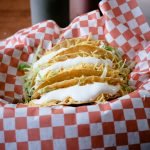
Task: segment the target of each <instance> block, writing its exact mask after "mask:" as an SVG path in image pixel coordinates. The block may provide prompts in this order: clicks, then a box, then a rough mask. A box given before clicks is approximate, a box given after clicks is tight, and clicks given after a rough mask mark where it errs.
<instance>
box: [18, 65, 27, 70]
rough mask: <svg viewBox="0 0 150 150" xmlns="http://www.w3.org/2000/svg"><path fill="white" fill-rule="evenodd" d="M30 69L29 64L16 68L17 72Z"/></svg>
mask: <svg viewBox="0 0 150 150" xmlns="http://www.w3.org/2000/svg"><path fill="white" fill-rule="evenodd" d="M29 68H30V65H29V64H26V63H21V64H19V66H18V70H27V69H29Z"/></svg>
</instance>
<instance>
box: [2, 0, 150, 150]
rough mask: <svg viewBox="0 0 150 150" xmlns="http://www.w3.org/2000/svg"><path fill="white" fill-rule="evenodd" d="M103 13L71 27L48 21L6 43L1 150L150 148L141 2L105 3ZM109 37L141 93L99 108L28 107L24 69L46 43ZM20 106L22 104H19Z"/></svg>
mask: <svg viewBox="0 0 150 150" xmlns="http://www.w3.org/2000/svg"><path fill="white" fill-rule="evenodd" d="M99 7H100V10H101V11H102V13H103V16H100V13H99V11H98V10H95V11H92V12H89V13H87V14H84V15H82V16H79V17H77V18H75V19H74V20H73V21H72V22H71V23H70V25H69V26H67V27H66V28H60V27H59V26H58V25H57V24H56V23H55V22H54V21H51V20H48V21H45V22H42V23H39V24H36V25H33V26H32V27H29V28H26V29H23V30H20V31H18V32H17V33H16V34H14V35H13V36H11V37H9V38H7V39H5V40H3V41H0V97H1V100H0V150H4V149H6V150H10V149H11V150H15V149H21V150H28V149H30V150H34V149H36V150H40V149H42V150H46V149H54V150H60V149H61V150H65V149H68V150H70V149H74V150H77V149H107V150H108V149H110V150H113V149H117V150H127V149H132V150H134V149H135V150H138V149H142V150H148V149H150V27H149V25H148V23H147V22H146V19H145V17H144V15H143V13H142V11H141V9H140V7H139V6H138V3H137V2H136V0H102V1H101V2H100V3H99ZM89 34H92V38H94V39H104V40H106V41H107V42H108V43H109V44H110V45H112V46H114V47H117V48H118V49H119V51H120V52H121V53H122V55H123V57H124V58H126V59H127V61H136V65H135V68H134V69H133V71H132V72H131V74H130V84H131V85H132V86H134V87H135V90H134V91H133V92H132V93H130V94H128V95H125V96H123V97H120V98H117V99H115V100H112V101H109V102H106V103H102V104H94V105H84V106H78V107H72V106H53V107H28V106H27V105H25V104H22V103H21V102H22V95H23V93H22V82H21V80H20V78H21V75H22V74H23V72H22V71H19V70H18V69H17V68H18V65H19V64H21V63H23V62H27V61H28V60H29V57H30V55H33V53H34V52H35V49H36V48H37V47H38V45H39V43H40V41H42V47H43V48H44V49H50V48H51V47H52V46H53V45H55V44H56V43H57V42H59V41H62V40H63V39H66V38H72V37H84V36H88V35H89ZM13 103H18V104H13Z"/></svg>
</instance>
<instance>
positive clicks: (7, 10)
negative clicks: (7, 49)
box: [0, 0, 31, 39]
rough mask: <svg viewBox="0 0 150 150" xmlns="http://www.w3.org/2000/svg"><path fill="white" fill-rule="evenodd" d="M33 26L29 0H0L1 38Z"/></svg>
mask: <svg viewBox="0 0 150 150" xmlns="http://www.w3.org/2000/svg"><path fill="white" fill-rule="evenodd" d="M29 26H31V17H30V3H29V0H0V39H4V38H6V37H9V36H11V35H12V34H14V33H15V32H17V31H18V30H20V29H22V28H25V27H29Z"/></svg>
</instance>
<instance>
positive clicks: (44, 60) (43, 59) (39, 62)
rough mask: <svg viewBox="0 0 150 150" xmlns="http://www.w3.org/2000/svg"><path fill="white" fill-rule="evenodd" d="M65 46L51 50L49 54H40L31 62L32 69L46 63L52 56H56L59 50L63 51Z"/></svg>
mask: <svg viewBox="0 0 150 150" xmlns="http://www.w3.org/2000/svg"><path fill="white" fill-rule="evenodd" d="M66 49H67V48H61V49H59V50H57V51H55V52H51V53H50V54H47V55H44V56H42V57H41V58H40V59H39V60H38V61H36V62H35V63H34V64H33V69H35V68H37V67H38V66H39V65H42V64H44V63H47V62H48V61H49V60H50V59H51V58H52V57H54V56H56V55H57V54H59V53H60V52H63V51H65V50H66Z"/></svg>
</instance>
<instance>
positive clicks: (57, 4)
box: [0, 0, 150, 40]
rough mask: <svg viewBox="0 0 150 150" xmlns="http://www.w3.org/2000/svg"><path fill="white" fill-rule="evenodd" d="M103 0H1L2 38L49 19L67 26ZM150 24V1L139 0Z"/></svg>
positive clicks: (0, 34) (0, 38) (0, 23)
mask: <svg viewBox="0 0 150 150" xmlns="http://www.w3.org/2000/svg"><path fill="white" fill-rule="evenodd" d="M100 1H101V0H0V40H2V39H5V38H7V37H9V36H11V35H13V34H14V33H15V32H17V31H18V30H20V29H23V28H26V27H30V26H31V25H33V24H36V23H38V22H41V21H45V20H48V19H52V20H55V21H56V23H57V24H58V25H59V26H60V27H66V26H67V25H68V24H69V23H70V21H72V20H73V19H74V18H75V17H76V16H78V15H81V14H84V13H87V12H89V11H92V10H95V9H98V3H99V2H100ZM137 2H138V3H139V5H140V7H141V9H142V11H143V13H144V14H145V16H146V18H147V20H148V22H149V24H150V11H149V6H150V1H149V0H137Z"/></svg>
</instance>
